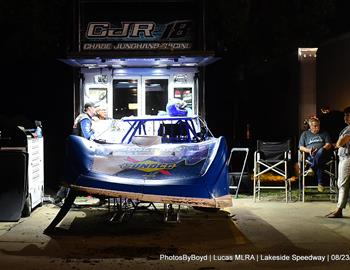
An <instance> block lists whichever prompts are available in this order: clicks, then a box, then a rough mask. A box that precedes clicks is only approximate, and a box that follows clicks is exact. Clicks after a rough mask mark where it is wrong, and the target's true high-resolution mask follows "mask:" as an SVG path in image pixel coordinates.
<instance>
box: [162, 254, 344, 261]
mask: <svg viewBox="0 0 350 270" xmlns="http://www.w3.org/2000/svg"><path fill="white" fill-rule="evenodd" d="M159 260H161V261H186V262H204V261H210V262H211V261H256V262H264V261H266V262H267V261H285V262H288V261H290V262H306V261H309V262H311V261H313V262H314V261H318V262H330V261H339V260H342V261H350V254H327V255H313V254H309V255H297V254H292V255H282V254H280V255H269V254H233V255H211V254H210V255H196V254H182V255H165V254H160V256H159Z"/></svg>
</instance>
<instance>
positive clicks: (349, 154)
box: [326, 107, 350, 218]
mask: <svg viewBox="0 0 350 270" xmlns="http://www.w3.org/2000/svg"><path fill="white" fill-rule="evenodd" d="M344 121H345V123H346V124H347V126H346V127H345V128H344V129H343V130H342V131H341V132H340V134H339V138H338V141H337V143H336V145H335V147H336V148H338V156H339V165H338V189H339V194H338V203H337V208H336V209H335V211H333V212H331V213H330V214H328V215H327V216H326V217H329V218H342V217H343V209H344V208H345V207H346V204H347V202H348V197H349V186H350V107H346V108H345V109H344Z"/></svg>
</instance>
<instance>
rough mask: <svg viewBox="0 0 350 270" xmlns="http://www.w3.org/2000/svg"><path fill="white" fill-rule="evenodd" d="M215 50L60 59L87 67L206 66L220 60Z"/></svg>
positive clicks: (87, 54) (79, 55) (86, 54)
mask: <svg viewBox="0 0 350 270" xmlns="http://www.w3.org/2000/svg"><path fill="white" fill-rule="evenodd" d="M219 59H220V58H219V57H215V54H214V52H210V51H192V52H186V53H182V54H181V53H179V52H159V53H155V52H153V53H152V54H145V53H144V52H143V53H141V54H137V53H133V54H130V53H125V52H119V53H112V54H111V53H104V54H100V55H98V56H96V54H94V55H92V54H89V53H79V54H76V55H69V56H68V57H67V58H66V59H59V60H61V61H62V62H64V63H66V64H68V65H70V66H73V67H87V68H103V67H112V68H128V67H130V68H132V67H200V66H206V65H209V64H211V63H213V62H216V61H217V60H219Z"/></svg>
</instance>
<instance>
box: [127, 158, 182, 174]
mask: <svg viewBox="0 0 350 270" xmlns="http://www.w3.org/2000/svg"><path fill="white" fill-rule="evenodd" d="M127 160H128V161H130V162H133V163H124V164H122V165H121V168H122V169H135V170H139V171H144V172H148V173H150V172H156V171H159V172H160V173H162V174H165V175H171V173H170V172H168V171H167V170H171V169H174V168H175V167H176V163H164V162H157V161H152V160H145V161H137V160H135V159H133V158H130V157H128V159H127Z"/></svg>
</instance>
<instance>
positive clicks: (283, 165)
mask: <svg viewBox="0 0 350 270" xmlns="http://www.w3.org/2000/svg"><path fill="white" fill-rule="evenodd" d="M289 159H290V140H286V141H281V142H265V141H261V140H258V141H257V149H256V151H255V153H254V202H255V201H256V197H258V200H260V191H261V190H262V189H284V190H285V194H286V202H288V199H290V198H291V183H290V178H288V160H289ZM267 172H274V173H276V174H277V175H279V176H282V177H283V181H274V185H268V184H266V185H265V184H263V183H262V181H261V176H262V175H263V174H264V173H267Z"/></svg>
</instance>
